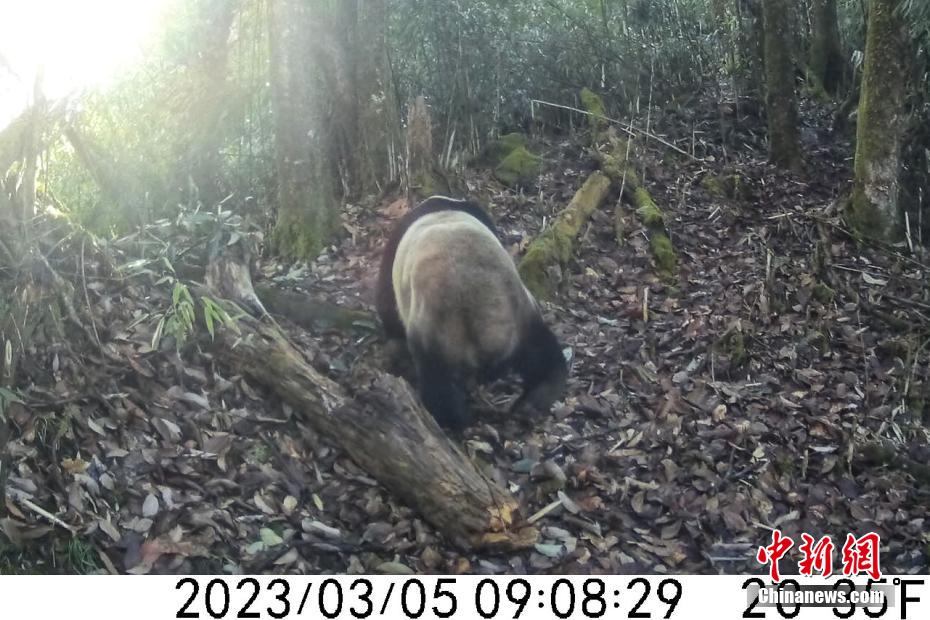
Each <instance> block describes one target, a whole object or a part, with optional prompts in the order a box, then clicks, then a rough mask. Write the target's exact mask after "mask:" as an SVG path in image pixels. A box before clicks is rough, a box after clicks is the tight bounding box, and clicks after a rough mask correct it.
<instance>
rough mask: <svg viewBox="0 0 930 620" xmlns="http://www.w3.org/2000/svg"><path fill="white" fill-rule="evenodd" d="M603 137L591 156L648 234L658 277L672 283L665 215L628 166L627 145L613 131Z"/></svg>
mask: <svg viewBox="0 0 930 620" xmlns="http://www.w3.org/2000/svg"><path fill="white" fill-rule="evenodd" d="M604 136H605V138H606V141H607V143H606V144H605V146H604V148H603V149H602V150H597V151H596V152H595V155H596V157H597V159H598V161H599V162H600V165H601V170H603V171H604V173H605V174H607V176H609V177H610V178H611V179H613V181H614V182H615V183H616V184H617V185H619V186H620V187H621V188H622V190H623V194H624V196H625V197H626V198H627V200H629V201H630V202H632V203H633V206H634V207H635V210H636V215H637V217H639V219H640V221H641V222H642V223H643V226H644V227H645V228H646V231H647V232H648V233H649V245H650V247H651V248H652V257H653V260H654V261H655V265H656V270H657V271H658V273H659V275H661V276H662V277H664V278H667V279H673V278H674V276H675V273H676V270H677V266H678V257H677V255H676V254H675V249H674V247H673V246H672V241H671V239H670V238H669V236H668V232H667V231H666V229H665V215H664V214H663V213H662V210H661V209H659V207H658V205H656V203H655V200H653V199H652V195H651V194H650V193H649V190H647V189H646V187H645V186H644V185H643V183H642V181H641V180H640V178H639V175H638V174H637V173H636V170H634V168H633V166H632V162H631V161H630V143H629V141H627V140H626V139H625V138H621V137H620V136H618V135H617V133H616V131H614V128H613V127H611V128H610V129H609V130H607V131H606V132H605V133H604Z"/></svg>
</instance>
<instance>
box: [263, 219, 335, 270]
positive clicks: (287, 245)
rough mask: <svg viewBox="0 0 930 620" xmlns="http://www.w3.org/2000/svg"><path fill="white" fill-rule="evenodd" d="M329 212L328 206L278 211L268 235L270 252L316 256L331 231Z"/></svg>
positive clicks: (291, 256) (297, 257) (300, 257)
mask: <svg viewBox="0 0 930 620" xmlns="http://www.w3.org/2000/svg"><path fill="white" fill-rule="evenodd" d="M332 216H333V214H332V213H331V212H330V211H329V209H325V210H321V211H315V210H314V209H313V208H307V209H305V210H301V211H294V210H282V211H279V212H278V219H277V221H276V222H275V227H274V232H273V233H272V237H271V245H272V248H273V249H274V252H275V253H276V254H278V255H279V256H282V257H284V258H289V259H292V260H312V259H314V258H316V257H317V256H318V255H319V253H320V251H322V249H323V248H324V247H325V245H326V243H327V241H329V239H330V237H331V235H332V231H333V225H332V221H331V219H332Z"/></svg>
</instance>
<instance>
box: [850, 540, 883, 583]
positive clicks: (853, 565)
mask: <svg viewBox="0 0 930 620" xmlns="http://www.w3.org/2000/svg"><path fill="white" fill-rule="evenodd" d="M880 543H881V538H879V536H878V534H876V533H875V532H869V533H868V534H866V535H865V536H862V537H861V538H856V537H855V536H853V535H852V534H846V542H845V543H843V574H844V575H858V574H859V573H866V574H867V575H868V576H869V577H871V578H872V579H875V580H878V579H881V578H882V572H881V570H880V569H879V566H878V546H879V544H880Z"/></svg>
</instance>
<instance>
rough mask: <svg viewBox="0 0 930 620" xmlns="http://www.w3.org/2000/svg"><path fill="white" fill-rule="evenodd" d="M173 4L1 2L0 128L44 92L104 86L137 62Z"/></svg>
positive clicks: (133, 0)
mask: <svg viewBox="0 0 930 620" xmlns="http://www.w3.org/2000/svg"><path fill="white" fill-rule="evenodd" d="M167 3H168V0H0V129H2V128H3V127H4V126H5V125H6V124H7V122H9V121H10V120H11V119H12V118H13V117H14V116H15V115H16V114H18V113H19V112H20V111H21V110H23V109H24V108H25V106H26V105H28V104H29V102H30V101H31V99H32V90H33V83H34V80H35V76H36V73H37V70H38V69H39V67H42V68H43V71H44V76H43V78H44V79H43V92H44V93H45V96H46V97H48V98H58V97H61V96H64V95H66V94H69V93H71V92H73V91H76V90H79V89H82V88H87V87H91V86H97V85H103V84H105V83H106V82H107V80H109V79H110V78H112V77H113V76H115V75H116V74H117V73H118V72H119V71H120V70H122V69H125V68H126V67H128V66H130V65H131V64H133V63H134V62H137V61H138V60H139V59H140V57H141V56H142V53H143V52H144V51H145V49H146V46H147V44H148V43H149V42H150V41H151V39H152V36H153V35H154V34H155V32H156V30H157V27H158V25H159V23H160V21H161V18H162V16H163V13H164V9H165V6H166V5H167Z"/></svg>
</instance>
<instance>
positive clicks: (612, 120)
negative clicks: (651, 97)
mask: <svg viewBox="0 0 930 620" xmlns="http://www.w3.org/2000/svg"><path fill="white" fill-rule="evenodd" d="M530 103H531V104H536V103H539V104H542V105H547V106H550V107H553V108H560V109H562V110H570V111H572V112H577V113H579V114H585V115H587V116H593V117H595V118H599V119H602V120H605V121H607V122H608V123H614V124H615V125H617V126H618V127H620V129H622V130H623V131H625V132H626V133H627V135H629V136H632V137H636V134H640V135H643V136H646V137H647V138H651V139H653V140H655V141H656V142H658V143H659V144H662V145H664V146H667V147H668V148H670V149H672V150H673V151H675V152H676V153H681V154H682V155H684V156H685V157H687V158H688V159H690V160H692V161H697V162H703V161H704V160H703V159H701V158H699V157H695V156H694V155H692V154H691V153H689V152H688V151H685V150H682V149H680V148H678V147H677V146H675V145H674V144H672V143H671V142H669V141H667V140H664V139H663V138H660V137H659V136H657V135H655V134H654V133H651V132H649V131H646V130H645V129H640V128H639V127H636V126H635V125H633V123H624V122H623V121H618V120H617V119H615V118H610V117H608V116H604V115H603V114H595V113H593V112H588V111H587V110H580V109H578V108H574V107H572V106H570V105H562V104H559V103H551V102H549V101H542V100H541V99H530ZM624 125H627V126H628V127H629V129H628V128H627V127H624Z"/></svg>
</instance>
